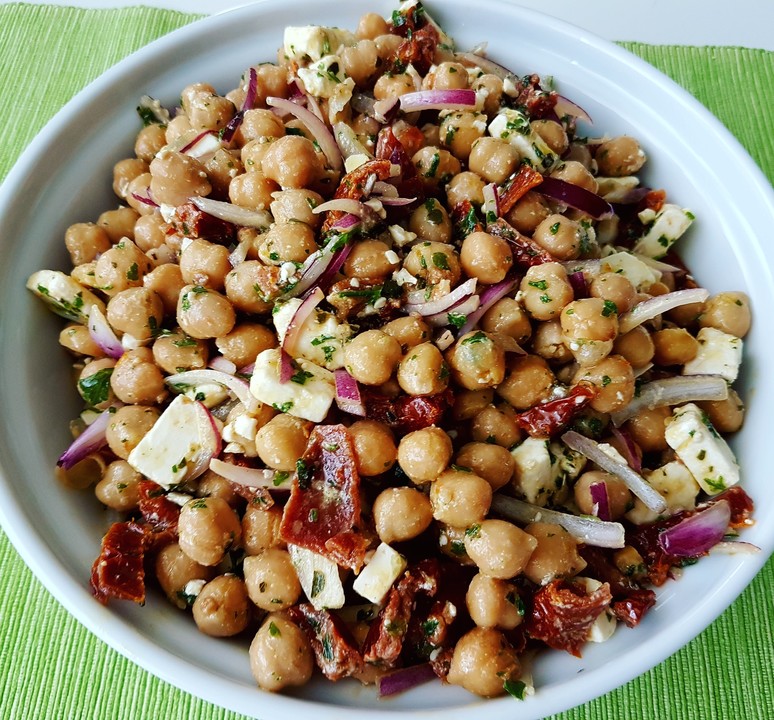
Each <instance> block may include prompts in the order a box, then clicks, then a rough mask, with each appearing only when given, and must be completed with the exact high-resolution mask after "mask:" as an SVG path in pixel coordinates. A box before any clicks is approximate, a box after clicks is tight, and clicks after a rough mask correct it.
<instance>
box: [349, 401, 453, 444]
mask: <svg viewBox="0 0 774 720" xmlns="http://www.w3.org/2000/svg"><path fill="white" fill-rule="evenodd" d="M361 394H362V392H361ZM363 399H364V400H365V406H366V414H367V416H368V418H369V419H370V420H378V421H379V422H383V423H385V424H386V425H389V426H390V427H391V428H394V429H395V430H397V431H398V432H399V433H401V434H405V433H409V432H413V431H414V430H422V429H423V428H426V427H430V426H431V425H438V424H440V423H441V421H442V419H443V416H444V414H445V413H446V411H447V410H448V409H449V408H450V407H451V406H452V405H453V404H454V395H453V393H452V392H451V391H450V390H444V391H443V392H442V393H438V394H437V395H429V396H428V397H418V396H409V395H400V396H398V397H397V398H388V397H385V396H383V395H377V394H376V393H370V392H367V391H366V397H364V398H363Z"/></svg>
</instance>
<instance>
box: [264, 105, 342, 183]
mask: <svg viewBox="0 0 774 720" xmlns="http://www.w3.org/2000/svg"><path fill="white" fill-rule="evenodd" d="M266 104H267V105H269V106H270V107H275V108H277V109H278V110H283V111H284V112H286V113H289V114H290V115H292V116H293V117H295V118H298V119H299V120H300V121H301V122H302V123H304V125H306V127H307V128H308V129H309V132H310V133H312V135H313V136H314V139H315V140H317V144H318V145H319V146H320V150H322V152H323V155H325V157H326V158H327V159H328V162H329V163H330V165H331V167H332V168H333V169H334V170H341V169H342V168H343V167H344V163H343V161H342V158H341V152H340V151H339V146H338V145H337V144H336V140H335V138H334V137H333V134H332V133H331V131H330V130H329V129H328V126H327V125H325V123H324V122H323V121H322V120H320V118H318V117H317V116H316V115H315V114H314V113H313V112H311V111H309V110H307V109H306V108H304V107H301V106H300V105H297V104H296V103H294V102H293V101H292V100H285V99H284V98H278V97H268V98H266Z"/></svg>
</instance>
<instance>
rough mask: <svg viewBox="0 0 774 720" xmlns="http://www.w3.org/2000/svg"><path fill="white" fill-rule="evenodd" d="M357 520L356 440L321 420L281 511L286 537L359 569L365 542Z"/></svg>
mask: <svg viewBox="0 0 774 720" xmlns="http://www.w3.org/2000/svg"><path fill="white" fill-rule="evenodd" d="M359 521H360V476H359V475H358V472H357V466H356V463H355V451H354V448H353V446H352V439H351V437H350V435H349V432H347V429H346V428H345V427H344V426H343V425H318V426H317V427H315V429H314V430H313V431H312V434H311V436H310V437H309V443H308V444H307V446H306V450H304V454H303V455H302V456H301V458H300V459H299V461H298V463H297V472H296V475H295V477H294V479H293V485H292V488H291V491H290V499H289V500H288V502H287V505H285V509H284V512H283V514H282V523H281V525H280V534H281V536H282V539H283V540H284V541H285V542H287V543H293V544H294V545H300V546H301V547H303V548H306V549H307V550H312V551H313V552H316V553H319V554H321V555H325V556H326V557H328V558H330V559H331V560H333V561H334V562H336V563H338V564H339V565H345V566H346V567H350V568H352V569H353V570H355V571H356V572H357V571H359V570H360V568H361V567H362V566H363V557H364V555H365V551H366V546H367V541H366V539H365V538H364V537H363V536H362V535H361V534H360V532H359V531H358V530H357V525H358V523H359Z"/></svg>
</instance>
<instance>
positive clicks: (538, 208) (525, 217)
mask: <svg viewBox="0 0 774 720" xmlns="http://www.w3.org/2000/svg"><path fill="white" fill-rule="evenodd" d="M550 214H551V210H550V209H549V207H548V202H547V201H546V200H545V199H544V198H543V196H542V195H540V194H539V193H536V192H534V191H533V190H530V191H529V192H527V193H525V194H524V195H523V196H522V197H521V199H520V200H519V201H518V202H517V203H516V204H515V205H514V206H513V207H512V208H511V209H510V210H509V211H508V212H507V213H506V214H505V219H506V220H507V221H508V222H509V223H510V224H511V225H513V227H515V228H516V229H517V230H518V231H519V232H520V233H524V234H526V235H532V233H533V232H535V229H536V228H537V227H538V226H539V225H540V223H542V222H543V221H544V220H545V219H546V218H547V217H548V216H549V215H550Z"/></svg>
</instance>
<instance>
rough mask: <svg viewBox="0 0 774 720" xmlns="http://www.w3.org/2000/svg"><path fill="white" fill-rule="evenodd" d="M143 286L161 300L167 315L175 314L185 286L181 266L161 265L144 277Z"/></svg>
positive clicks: (172, 264)
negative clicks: (178, 299)
mask: <svg viewBox="0 0 774 720" xmlns="http://www.w3.org/2000/svg"><path fill="white" fill-rule="evenodd" d="M142 284H143V287H145V288H147V289H148V290H152V291H153V292H155V293H156V295H158V296H159V297H160V298H161V304H162V305H163V306H164V314H165V315H173V314H174V313H175V309H176V308H177V298H178V297H179V295H180V291H181V290H182V289H183V287H184V286H185V282H184V281H183V275H182V273H181V272H180V266H179V265H177V264H175V263H167V264H165V265H159V266H158V267H157V268H154V269H153V270H151V271H150V272H149V273H148V274H147V275H145V276H144V277H143V279H142Z"/></svg>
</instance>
